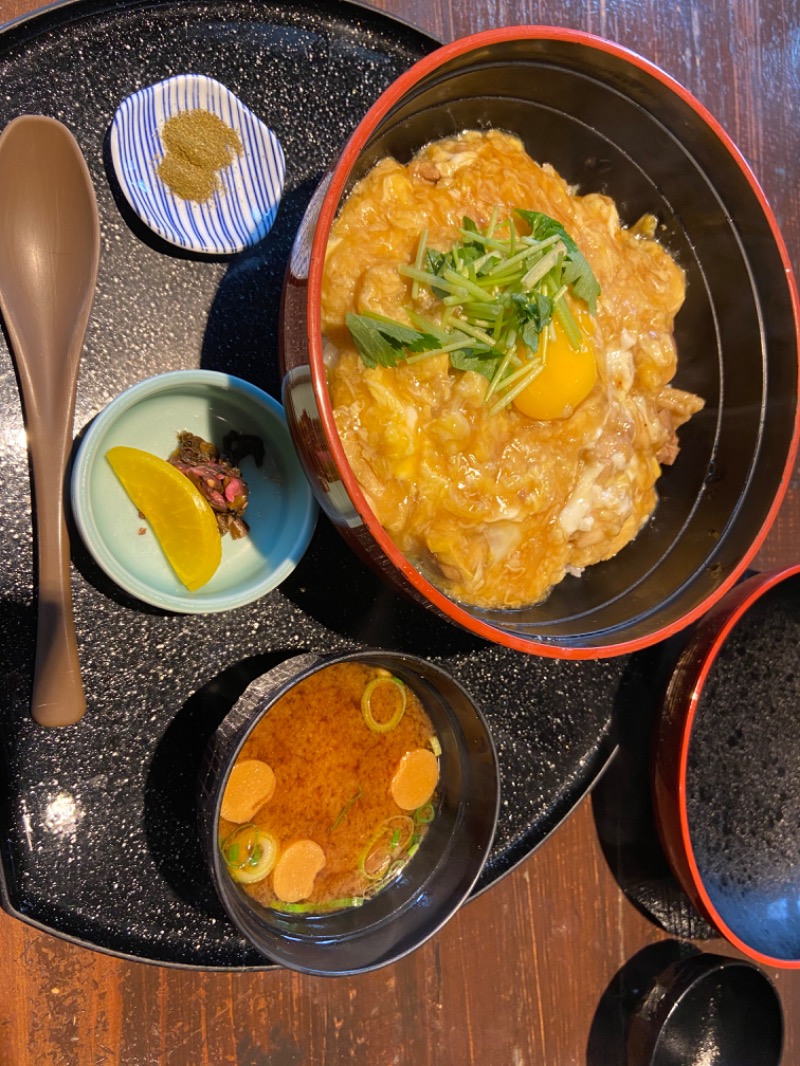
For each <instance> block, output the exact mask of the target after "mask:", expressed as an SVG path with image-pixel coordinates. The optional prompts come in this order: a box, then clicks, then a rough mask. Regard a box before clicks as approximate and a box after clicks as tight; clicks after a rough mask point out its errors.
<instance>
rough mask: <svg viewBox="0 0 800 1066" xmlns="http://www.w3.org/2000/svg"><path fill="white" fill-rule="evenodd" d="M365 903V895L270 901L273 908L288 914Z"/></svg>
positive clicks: (323, 910)
mask: <svg viewBox="0 0 800 1066" xmlns="http://www.w3.org/2000/svg"><path fill="white" fill-rule="evenodd" d="M363 905H364V897H363V896H345V897H344V898H343V899H330V900H324V901H321V902H319V903H308V902H307V903H284V902H283V901H282V900H278V899H276V900H273V901H272V903H270V907H271V908H272V910H274V911H282V912H285V913H287V914H324V913H326V912H327V911H340V910H345V909H346V908H348V907H362V906H363Z"/></svg>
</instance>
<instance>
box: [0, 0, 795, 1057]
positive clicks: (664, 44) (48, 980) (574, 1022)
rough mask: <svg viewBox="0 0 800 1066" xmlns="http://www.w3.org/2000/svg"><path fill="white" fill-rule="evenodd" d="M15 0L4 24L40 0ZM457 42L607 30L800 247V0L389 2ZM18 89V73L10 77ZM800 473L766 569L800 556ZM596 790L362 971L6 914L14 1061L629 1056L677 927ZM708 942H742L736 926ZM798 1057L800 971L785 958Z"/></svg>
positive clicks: (778, 977) (790, 1032)
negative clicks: (128, 957) (685, 103)
mask: <svg viewBox="0 0 800 1066" xmlns="http://www.w3.org/2000/svg"><path fill="white" fill-rule="evenodd" d="M37 6H38V5H37V3H36V0H0V21H8V20H10V19H12V18H15V17H17V16H19V15H22V14H24V13H26V12H27V11H30V10H33V9H34V8H35V7H37ZM376 6H380V7H381V8H383V9H384V10H386V11H388V12H390V13H392V14H394V15H397V16H399V17H402V18H404V19H406V20H408V21H410V22H413V23H415V24H417V25H418V26H420V27H422V28H424V29H425V30H427V31H428V32H430V33H433V34H435V35H436V36H437V37H439V38H441V39H443V40H445V39H451V38H452V37H454V36H461V35H464V34H467V33H472V32H476V31H478V30H481V29H484V28H487V27H490V26H495V25H502V24H503V23H524V22H527V23H539V24H544V23H553V24H560V25H567V26H572V27H579V28H582V29H586V30H589V31H591V32H593V33H597V34H600V35H604V36H608V37H611V38H613V39H615V40H616V41H618V42H619V43H621V44H623V45H626V46H628V47H630V48H633V49H635V50H636V51H638V52H640V53H641V54H643V55H644V56H646V57H647V58H649V59H651V60H653V61H655V62H656V63H658V64H659V65H660V66H662V67H663V68H664V69H665V70H667V71H668V72H669V73H670V74H672V75H673V76H675V77H676V78H677V79H678V80H680V81H681V82H683V83H684V84H685V85H686V86H687V87H688V88H689V89H691V90H692V91H693V92H694V93H695V94H696V95H697V96H698V98H699V99H700V100H701V102H702V103H703V104H705V106H706V107H708V109H709V110H710V111H711V113H712V114H713V115H715V116H716V117H717V119H718V120H719V121H720V122H721V123H722V124H723V125H724V126H725V128H726V129H727V130H728V131H729V132H730V134H731V136H732V137H733V139H734V140H735V141H736V143H737V144H738V145H739V147H740V149H741V151H742V152H743V154H744V155H745V157H746V159H747V160H748V161H749V163H750V164H751V166H752V167H753V169H754V171H755V173H756V175H757V176H758V178H759V180H760V181H761V183H762V185H763V187H764V189H765V192H766V194H767V196H768V198H769V199H770V201H771V202H772V204H773V206H774V208H775V211H776V214H777V217H778V221H779V223H780V225H781V227H782V229H783V233H784V236H785V239H786V241H787V244H788V246H789V249H790V254H791V256H792V257H793V260H794V262H795V264H797V263H798V261H799V260H800V254H799V253H800V180H798V178H800V164H799V163H798V160H800V63H798V58H797V41H798V39H800V9H798V6H797V3H796V0H588V2H585V3H584V2H578V0H563V2H558V3H556V2H550V0H473V2H472V3H470V4H466V3H463V4H461V3H459V4H456V3H454V2H452V0H384V2H383V3H380V4H378V5H376ZM0 91H1V87H0ZM798 544H800V480H799V479H798V473H797V470H796V471H795V476H794V479H793V481H792V483H791V484H790V486H789V490H788V494H787V498H786V501H785V504H784V506H783V508H782V510H781V513H780V515H779V517H778V521H777V523H776V525H775V528H774V530H773V532H772V533H771V535H770V536H769V537H768V538H767V540H766V542H765V544H764V546H763V547H762V549H761V551H760V552H759V555H758V557H757V563H758V565H759V567H761V568H772V567H777V566H782V565H787V564H789V563H792V562H796V561H798V558H800V549H799V548H798ZM594 813H595V812H594V810H593V805H592V801H591V800H587V801H585V802H584V803H583V804H582V805H581V806H580V808H579V809H578V810H577V811H576V813H575V814H574V815H573V816H572V817H571V818H570V819H569V820H568V821H567V822H566V824H564V825H563V826H562V827H561V828H560V829H559V830H558V831H557V832H556V833H555V834H554V835H553V836H552V837H551V838H550V839H549V840H548V841H547V842H546V843H545V844H544V845H543V846H542V847H541V848H540V849H539V850H538V851H537V852H536V853H535V854H534V855H533V856H532V857H531V858H530V859H528V860H527V861H526V862H525V863H523V864H522V866H521V867H520V868H518V869H517V870H516V871H515V872H513V873H512V874H510V875H509V876H508V877H506V878H505V879H504V880H503V881H502V882H500V883H499V884H497V885H496V886H494V887H493V888H492V889H491V890H490V891H489V892H487V893H485V894H484V895H482V896H481V897H479V898H478V899H477V900H474V901H473V902H471V903H470V904H469V905H468V906H466V907H465V908H464V909H463V910H462V911H461V913H460V914H458V915H457V916H456V917H455V918H454V919H453V920H452V921H451V922H450V923H449V925H448V926H447V927H446V928H445V929H444V930H443V931H442V932H441V933H440V934H439V935H438V936H437V937H436V938H435V939H434V940H433V941H432V942H431V943H429V944H427V945H426V946H425V947H423V948H422V949H420V950H419V951H418V952H417V953H415V954H414V955H412V956H411V957H410V958H407V959H405V960H403V961H402V962H400V963H398V964H396V965H394V966H391V967H388V968H386V969H384V970H381V971H378V972H377V973H375V974H371V975H365V976H363V977H360V978H356V979H336V980H324V979H312V978H303V977H300V976H297V975H295V974H290V973H288V972H284V971H273V972H265V973H255V974H253V973H212V972H187V971H180V970H175V969H169V968H164V967H158V966H151V965H145V964H141V963H137V962H128V961H124V960H119V959H115V958H111V957H108V956H104V955H102V954H99V953H95V952H90V951H86V950H83V949H81V948H78V947H75V946H72V945H70V944H68V943H66V942H63V941H61V940H59V939H56V938H54V937H53V936H51V935H49V934H47V933H43V932H41V931H39V930H37V929H35V928H32V927H30V926H28V925H25V924H23V923H22V922H19V921H16V920H14V919H12V918H10V917H8V916H6V915H5V914H2V913H0V1066H84V1064H85V1066H90V1064H91V1066H101V1064H112V1063H121V1064H123V1066H184V1064H185V1066H222V1064H228V1063H230V1064H234V1066H301V1064H306V1063H311V1064H324V1066H336V1064H339V1063H342V1064H344V1063H356V1064H361V1063H363V1064H367V1066H398V1064H400V1066H405V1064H409V1066H433V1064H434V1063H436V1064H437V1066H465V1064H468V1063H475V1064H484V1063H496V1064H498V1066H616V1064H617V1063H620V1064H622V1063H623V1056H622V1044H623V1040H624V1032H625V1029H624V1027H625V1021H626V1009H627V1008H628V1007H629V1005H630V1002H631V1001H632V999H633V998H635V995H636V993H637V991H640V989H637V987H635V980H634V979H633V978H630V979H627V983H626V979H625V974H626V973H627V972H628V971H629V970H630V966H631V960H634V959H637V960H638V959H640V958H643V957H644V955H647V954H648V953H656V952H658V951H660V950H661V949H664V950H666V948H668V947H670V945H671V944H672V943H674V940H673V938H671V937H670V936H669V934H667V933H666V932H665V931H663V930H662V929H661V928H660V927H659V926H658V925H656V924H655V922H654V921H652V920H651V919H649V918H648V917H646V916H645V914H644V913H643V912H642V910H641V909H640V908H639V907H637V906H635V905H634V904H633V903H632V902H630V900H629V898H628V897H627V896H626V895H625V894H624V893H623V892H622V891H621V889H620V886H619V883H618V880H617V878H616V877H615V874H614V872H613V871H612V865H613V855H612V856H611V861H609V860H608V859H607V857H606V853H604V851H603V849H602V848H601V846H600V842H599V839H598V831H597V823H596V819H595V816H594ZM697 946H698V947H700V948H702V949H703V950H713V951H719V952H722V953H726V954H735V952H734V951H733V949H728V948H727V947H725V946H724V945H723V944H722V942H720V941H719V940H712V941H699V942H698V943H697ZM771 976H772V977H773V979H774V980H775V983H776V985H777V987H778V989H779V991H780V994H781V998H782V1002H783V1007H784V1011H785V1015H786V1029H787V1032H786V1048H785V1054H784V1063H785V1064H786V1066H791V1064H792V1063H795V1062H800V974H798V973H793V972H785V971H784V972H773V973H772V974H771Z"/></svg>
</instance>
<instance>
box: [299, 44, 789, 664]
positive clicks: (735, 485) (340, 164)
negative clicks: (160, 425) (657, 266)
mask: <svg viewBox="0 0 800 1066" xmlns="http://www.w3.org/2000/svg"><path fill="white" fill-rule="evenodd" d="M476 127H477V128H487V127H497V128H502V129H505V130H509V131H512V132H514V133H516V134H518V135H519V136H521V137H522V138H523V140H524V141H525V142H526V146H527V149H528V151H529V152H530V154H531V155H532V156H533V157H534V158H535V159H538V160H539V161H541V162H550V163H552V164H553V165H554V166H555V167H556V169H557V170H558V171H559V173H561V174H562V175H563V176H564V177H565V178H566V179H567V180H568V181H570V182H571V183H574V184H576V185H578V186H579V188H580V190H581V191H582V192H588V191H591V190H596V191H601V192H604V193H608V194H609V195H611V196H612V197H613V198H614V200H615V201H616V203H617V204H618V206H619V208H620V211H621V214H622V217H623V221H625V222H627V223H630V224H632V223H633V222H635V221H636V220H637V219H638V218H639V217H640V216H641V215H642V214H643V213H645V212H651V213H654V214H655V215H656V216H657V217H658V219H659V222H660V224H661V226H660V230H659V232H660V236H661V239H662V241H663V242H664V243H665V245H666V246H667V247H668V248H669V250H670V251H671V252H672V254H673V255H675V256H676V257H677V258H678V260H679V262H680V263H681V264H682V266H683V267H684V269H685V271H686V275H687V282H688V285H687V299H686V303H685V305H684V307H683V309H682V310H681V312H680V314H679V316H678V319H677V323H676V338H677V342H678V347H679V358H680V366H679V371H678V375H677V377H676V379H675V384H676V385H678V386H679V387H683V388H686V389H688V390H690V391H693V392H696V393H699V394H700V395H702V396H703V397H704V398H705V400H706V407H705V409H704V410H703V411H702V412H701V413H700V414H699V415H697V416H695V417H694V418H693V419H692V421H691V422H690V423H689V424H688V425H687V426H684V427H683V429H682V431H681V449H682V450H681V455H680V457H679V460H678V462H677V463H676V464H675V466H673V467H671V468H668V469H667V470H666V471H665V473H664V474H663V476H662V478H661V480H660V482H659V492H660V502H659V504H658V507H657V510H656V512H655V515H654V517H653V518H652V519H651V520H650V522H649V523H648V524H647V525H646V527H645V528H644V529H643V530H642V532H641V533H640V534H639V536H638V537H637V538H636V540H635V541H634V542H633V543H632V544H630V545H628V546H627V547H626V548H624V549H623V550H622V551H621V552H620V553H619V554H618V555H617V556H616V557H615V558H614V559H611V560H609V561H608V562H605V563H602V564H599V565H596V566H593V567H590V568H589V569H588V570H586V571H585V572H584V574H583V575H582V576H581V577H580V578H575V577H568V578H566V579H565V580H564V581H562V582H561V584H560V585H558V586H557V587H556V588H555V589H554V590H553V592H552V593H551V595H550V597H549V598H548V600H547V601H546V602H545V603H543V604H539V605H536V606H532V607H528V608H524V609H520V610H513V611H512V610H483V609H480V608H473V607H470V606H465V605H464V604H462V603H459V602H456V601H455V600H453V599H451V598H450V597H448V596H447V595H446V593H445V592H443V591H442V590H440V589H439V588H437V587H436V586H435V585H434V584H432V583H431V581H430V580H428V578H426V576H425V575H424V574H422V573H421V572H420V570H419V569H417V567H416V566H414V565H413V563H412V562H411V561H409V559H407V558H405V557H404V556H403V555H402V553H400V552H399V551H398V549H397V548H396V547H395V545H394V544H393V543H392V540H391V538H390V537H389V536H388V535H387V533H386V532H385V530H384V529H383V528H382V527H381V525H380V524H379V523H378V521H377V519H376V518H375V516H374V514H373V513H372V511H371V510H370V507H369V505H368V504H367V501H366V500H365V497H364V494H363V493H362V491H361V489H360V487H359V485H358V483H357V481H356V479H355V477H354V475H353V472H352V471H351V469H350V467H349V465H348V463H347V459H346V457H345V454H344V451H343V449H342V445H341V442H340V440H339V437H338V435H337V432H336V427H335V424H334V419H333V414H332V410H331V404H330V399H329V396H328V389H327V383H326V375H325V364H324V360H323V349H322V336H321V327H320V289H321V282H322V271H323V263H324V256H325V248H326V244H327V240H328V235H329V232H330V227H331V224H332V222H333V220H334V218H335V216H336V213H337V211H338V209H339V207H340V205H341V203H342V201H343V199H344V198H345V197H346V196H347V194H348V192H349V190H350V189H351V188H352V186H353V184H354V182H355V181H357V180H358V179H359V178H360V177H362V176H363V175H364V174H365V173H366V172H367V171H368V170H369V169H370V167H371V166H372V165H374V163H375V162H377V161H378V160H379V159H381V158H382V157H384V156H385V155H387V154H392V155H394V156H396V157H397V158H399V159H401V160H404V161H405V160H407V159H409V158H410V156H411V155H412V154H413V153H414V152H415V151H416V150H417V149H419V148H420V147H422V146H423V145H424V144H426V143H428V142H429V141H431V140H434V139H436V138H439V137H443V136H446V135H451V134H454V133H458V132H460V131H461V130H463V129H466V128H476ZM281 333H282V353H281V359H282V368H283V373H284V391H283V402H284V406H285V408H286V414H287V419H288V422H289V426H290V429H291V431H292V434H293V436H294V440H295V443H296V445H297V447H298V450H299V452H300V455H301V458H302V460H303V463H304V466H305V469H306V473H307V475H308V477H309V479H310V481H311V483H312V485H313V486H314V489H315V492H316V495H317V498H318V500H319V502H320V504H321V506H322V508H323V510H324V511H325V512H326V514H327V515H328V517H329V518H330V519H331V520H332V521H333V522H334V523H335V525H336V526H337V528H338V529H339V530H340V531H341V533H342V535H343V536H344V537H345V538H346V540H347V541H348V542H349V543H350V545H351V546H352V547H353V549H354V550H355V551H356V552H357V553H358V554H359V555H361V556H362V557H363V558H364V559H365V560H366V561H367V562H369V563H370V564H371V565H372V566H373V567H374V568H376V569H377V570H378V571H379V572H380V573H381V574H383V575H384V576H385V578H386V579H387V580H388V581H389V582H390V583H391V584H393V585H394V586H395V587H396V588H399V589H401V590H402V591H404V592H406V593H408V594H410V595H411V596H412V597H414V598H415V599H416V600H418V601H419V602H421V603H423V604H424V605H425V606H427V607H430V608H431V609H433V610H435V611H438V612H440V613H441V614H442V615H444V616H445V617H447V618H449V619H451V620H452V621H453V622H455V623H457V624H459V625H461V626H463V627H465V628H466V629H468V630H470V631H472V632H473V633H476V634H478V635H479V636H481V637H484V638H486V639H488V640H491V641H495V642H498V643H500V644H503V645H506V646H509V647H512V648H516V649H519V650H521V651H527V652H534V653H537V654H539V655H544V656H550V657H557V658H573V659H581V658H596V657H601V656H610V655H617V654H622V653H625V652H629V651H632V650H635V649H638V648H643V647H646V646H648V645H651V644H653V643H655V642H656V641H659V640H662V639H664V638H665V637H667V636H669V635H670V634H672V633H674V632H676V631H678V630H679V629H681V628H682V627H684V626H685V625H687V624H688V623H689V622H691V621H693V620H695V619H697V618H698V617H699V616H700V615H702V614H703V612H704V611H705V610H707V609H708V607H709V606H710V605H711V604H713V603H714V602H715V601H716V600H718V599H719V598H720V597H721V596H722V595H723V594H724V593H725V592H726V591H727V590H728V589H730V588H731V587H732V586H733V584H734V583H735V582H736V580H737V578H738V577H739V576H740V575H741V574H742V572H743V571H744V569H745V567H746V565H747V563H748V561H749V560H750V559H751V558H752V556H753V555H754V553H755V551H756V550H757V548H758V546H759V544H760V543H761V541H762V539H763V537H764V536H765V534H766V532H767V529H768V528H769V526H770V525H771V523H772V520H773V518H774V516H775V514H776V512H777V509H778V506H779V503H780V500H781V498H782V497H783V494H784V492H785V489H786V485H787V481H788V476H789V473H790V471H791V467H792V462H793V459H794V455H795V452H796V448H797V439H798V414H797V412H798V403H797V401H798V303H797V292H796V289H795V285H794V281H793V277H792V272H791V267H790V264H789V260H788V257H787V254H786V249H785V247H784V244H783V241H782V239H781V237H780V234H779V232H778V228H777V225H776V223H775V219H774V217H773V215H772V213H771V211H770V209H769V207H768V205H767V203H766V201H765V198H764V196H763V193H762V192H761V190H760V188H759V186H758V184H757V182H756V180H755V178H754V177H753V175H752V173H751V171H750V170H749V168H748V166H747V164H746V163H745V161H744V160H743V158H742V156H741V155H740V153H739V152H738V151H737V149H736V148H735V146H734V145H733V144H732V142H731V140H730V138H729V137H728V136H727V135H726V134H725V132H724V131H723V130H722V129H721V128H720V127H719V125H718V124H717V123H716V122H715V121H714V119H713V118H712V117H711V116H710V115H709V114H708V112H707V111H706V110H705V109H704V108H703V107H702V105H701V104H699V103H698V102H697V101H696V100H695V99H694V98H693V97H692V96H691V95H690V94H689V93H688V92H687V91H686V90H685V89H683V88H682V87H681V86H680V85H678V84H677V83H676V82H675V81H674V80H673V79H671V78H670V77H669V76H668V75H666V74H665V73H663V72H662V71H660V70H659V69H658V68H656V67H655V66H653V65H652V64H651V63H649V62H647V61H646V60H644V59H642V58H640V57H639V56H636V55H634V54H632V53H631V52H628V51H626V50H625V49H623V48H621V47H619V46H617V45H615V44H612V43H610V42H608V41H604V40H600V39H598V38H596V37H593V36H590V35H587V34H583V33H579V32H575V31H572V30H564V29H554V28H551V27H537V26H512V27H508V28H504V29H497V30H490V31H488V32H485V33H481V34H477V35H475V36H473V37H468V38H465V39H463V40H458V41H455V42H453V43H452V44H449V45H446V46H445V47H443V48H441V49H439V50H438V51H436V52H434V53H432V54H431V55H429V56H427V57H426V58H424V59H422V60H421V61H420V62H418V63H417V64H416V65H415V66H413V67H412V68H411V69H410V70H409V71H407V72H406V73H405V74H404V75H402V76H401V77H400V78H398V79H397V80H396V81H395V82H394V83H393V85H392V86H391V87H390V88H389V89H387V90H386V92H384V94H383V95H382V96H381V97H380V98H379V99H378V101H377V102H376V103H375V104H374V106H373V107H372V108H371V109H370V111H369V112H368V113H367V114H366V116H365V117H364V119H363V120H362V121H361V123H360V124H359V126H358V127H357V129H356V130H355V132H354V134H353V135H352V137H351V139H350V140H349V141H348V143H347V144H346V146H345V147H344V150H343V152H342V154H341V156H340V157H339V159H338V161H337V162H336V163H335V165H334V167H333V169H332V171H331V172H330V173H329V174H328V175H327V176H326V177H325V179H324V180H323V181H322V183H321V184H320V186H319V188H318V189H317V191H316V193H315V195H314V197H313V199H312V201H311V204H310V205H309V208H308V211H307V213H306V217H305V219H304V221H303V223H302V225H301V227H300V230H299V233H298V236H297V239H296V242H295V246H294V249H293V252H292V256H291V261H290V264H289V268H288V272H287V277H286V282H285V286H284V295H283V307H282V327H281Z"/></svg>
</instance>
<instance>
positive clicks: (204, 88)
mask: <svg viewBox="0 0 800 1066" xmlns="http://www.w3.org/2000/svg"><path fill="white" fill-rule="evenodd" d="M198 108H200V109H203V110H205V111H210V112H211V113H212V114H215V115H218V116H219V118H221V119H222V121H223V122H225V123H226V124H227V125H228V126H230V127H231V129H233V130H235V131H236V133H238V135H239V138H240V139H241V142H242V147H243V149H244V150H243V152H242V154H241V155H235V157H234V160H233V162H232V163H231V165H230V166H229V167H226V168H224V169H223V170H221V171H220V172H219V179H220V185H221V187H220V188H219V189H218V190H217V191H216V192H215V193H214V194H213V196H212V197H211V198H210V199H209V200H206V201H205V202H204V203H196V202H193V201H189V200H184V199H182V198H181V197H179V196H176V195H175V194H174V193H173V192H172V190H171V189H170V188H169V186H167V185H166V184H165V183H164V182H163V181H162V180H161V178H160V177H159V176H158V173H157V167H158V165H159V163H160V162H161V160H162V159H163V158H164V146H163V144H162V141H161V134H160V130H161V128H162V127H163V125H164V123H165V122H166V121H167V119H168V118H170V117H171V116H173V115H175V114H177V113H178V112H180V111H192V110H195V109H198ZM110 147H111V158H112V162H113V164H114V170H115V171H116V175H117V180H118V181H119V184H120V187H121V189H122V192H123V194H124V196H125V199H126V200H127V201H128V203H129V204H130V206H131V208H132V209H133V211H134V212H135V213H136V214H137V215H138V216H139V218H140V219H141V220H142V221H143V222H145V223H146V224H147V225H148V226H149V227H150V229H152V230H153V231H154V232H155V233H157V234H158V235H159V236H160V237H163V239H164V240H165V241H168V242H169V243H170V244H173V245H177V246H178V247H179V248H185V249H187V250H191V251H195V252H204V253H207V254H209V255H227V254H232V253H234V252H238V251H241V250H242V249H243V248H246V247H248V246H249V245H252V244H255V243H256V242H257V241H259V240H261V238H262V237H264V236H265V234H267V233H269V231H270V229H271V228H272V224H273V222H274V221H275V216H276V214H277V212H278V205H279V203H280V199H281V195H282V193H283V183H284V178H285V174H286V164H285V160H284V155H283V149H282V148H281V145H280V142H279V141H278V138H277V137H276V136H275V134H274V133H273V132H272V130H270V129H268V128H267V127H266V126H265V125H264V123H263V122H261V121H260V120H259V119H258V118H256V116H255V115H254V114H253V112H252V111H250V110H249V108H247V107H245V105H244V104H243V103H242V102H241V100H239V99H238V98H237V97H236V96H234V94H233V93H232V92H231V91H230V90H229V89H226V88H225V86H224V85H221V84H220V83H219V82H218V81H214V79H213V78H207V77H205V76H204V75H201V74H180V75H178V76H177V77H174V78H168V79H167V80H166V81H161V82H158V83H157V84H156V85H150V86H148V87H147V88H145V89H140V90H139V91H138V92H135V93H133V94H132V95H131V96H128V97H126V98H125V99H124V100H123V101H122V103H121V104H120V105H119V107H118V108H117V112H116V114H115V116H114V121H113V122H112V124H111V132H110Z"/></svg>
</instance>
